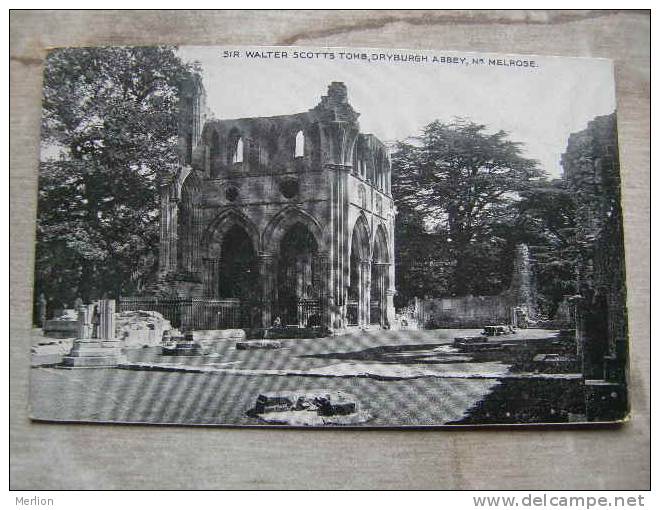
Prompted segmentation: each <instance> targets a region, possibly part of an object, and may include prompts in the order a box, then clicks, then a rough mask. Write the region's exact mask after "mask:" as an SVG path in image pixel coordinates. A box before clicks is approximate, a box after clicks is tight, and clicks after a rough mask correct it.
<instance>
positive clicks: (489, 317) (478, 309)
mask: <svg viewBox="0 0 660 510" xmlns="http://www.w3.org/2000/svg"><path fill="white" fill-rule="evenodd" d="M416 319H417V322H418V324H420V325H421V326H422V327H424V328H426V329H434V328H479V327H483V326H484V325H485V324H509V323H510V322H511V305H510V303H509V298H508V296H507V295H505V294H502V295H497V296H465V297H452V298H438V299H424V300H422V299H418V300H417V302H416Z"/></svg>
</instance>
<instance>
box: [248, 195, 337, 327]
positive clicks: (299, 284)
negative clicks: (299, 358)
mask: <svg viewBox="0 0 660 510" xmlns="http://www.w3.org/2000/svg"><path fill="white" fill-rule="evenodd" d="M261 246H262V252H261V266H260V268H261V269H260V270H261V278H262V281H263V300H264V307H263V316H262V324H263V326H264V327H268V326H270V325H272V321H273V320H274V319H275V317H280V320H281V321H282V322H283V324H286V325H297V326H307V325H310V324H314V325H321V324H325V323H327V309H326V308H327V306H326V305H327V278H328V275H327V273H328V267H327V257H326V253H325V243H324V237H323V231H322V229H321V226H320V225H319V223H318V222H317V220H316V219H315V218H314V217H313V216H311V215H310V214H309V213H307V212H305V211H303V210H301V209H298V208H296V207H287V208H285V209H283V210H282V211H280V212H279V213H278V214H277V215H275V216H274V217H273V219H272V220H271V221H270V222H269V224H268V225H267V226H266V229H265V230H264V233H263V236H262V244H261Z"/></svg>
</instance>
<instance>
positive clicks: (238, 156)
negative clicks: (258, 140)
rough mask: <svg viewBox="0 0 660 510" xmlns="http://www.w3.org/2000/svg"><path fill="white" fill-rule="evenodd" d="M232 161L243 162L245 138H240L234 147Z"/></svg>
mask: <svg viewBox="0 0 660 510" xmlns="http://www.w3.org/2000/svg"><path fill="white" fill-rule="evenodd" d="M232 163H243V139H242V138H239V139H238V140H237V141H236V146H235V147H234V155H233V158H232Z"/></svg>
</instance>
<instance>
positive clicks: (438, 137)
mask: <svg viewBox="0 0 660 510" xmlns="http://www.w3.org/2000/svg"><path fill="white" fill-rule="evenodd" d="M392 175H393V193H394V195H395V199H396V200H397V203H399V204H402V205H405V206H406V207H408V208H410V209H411V210H414V211H417V212H418V213H420V214H421V215H422V216H423V223H424V225H425V228H426V230H427V231H429V230H430V231H433V232H435V233H436V234H438V235H440V236H441V237H442V238H443V239H444V242H445V243H446V246H447V249H446V253H441V252H438V253H439V256H440V257H443V258H444V259H445V260H444V264H440V261H438V262H436V263H435V266H439V265H441V266H442V267H443V271H444V272H445V274H446V278H445V279H446V282H447V283H446V287H445V288H437V289H436V295H465V294H470V293H471V294H493V293H497V292H499V291H501V290H503V289H504V288H505V287H506V286H507V285H508V283H509V279H510V273H511V265H512V264H511V263H512V257H511V255H512V253H513V248H514V246H515V241H516V239H515V237H516V234H515V226H516V221H515V212H516V209H515V207H514V205H515V203H516V202H517V200H518V199H519V195H520V193H521V192H524V191H525V190H526V189H528V188H529V186H530V183H532V182H533V181H534V180H536V179H538V178H539V177H541V176H542V171H541V170H540V169H539V167H538V165H537V162H536V161H534V160H532V159H528V158H525V157H524V156H523V152H522V145H521V144H519V143H516V142H513V141H511V140H509V138H508V134H507V133H506V132H504V131H497V132H494V133H492V132H489V131H488V129H487V128H486V126H484V125H482V124H476V123H474V122H471V121H468V120H464V119H455V120H454V121H452V122H450V123H443V122H440V121H435V122H432V123H431V124H429V125H428V126H426V127H425V128H424V129H423V131H422V133H421V135H420V136H418V137H414V138H412V139H410V140H406V141H404V142H399V143H398V144H397V148H396V151H395V153H394V154H393V157H392ZM435 271H437V270H434V269H433V267H432V266H431V267H429V269H428V272H429V274H433V273H434V272H435ZM405 278H406V275H405V274H402V275H400V281H401V280H404V279H405Z"/></svg>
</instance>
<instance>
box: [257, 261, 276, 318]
mask: <svg viewBox="0 0 660 510" xmlns="http://www.w3.org/2000/svg"><path fill="white" fill-rule="evenodd" d="M274 261H275V257H274V256H273V255H272V254H271V253H262V254H260V255H259V278H260V279H261V326H262V327H263V328H269V327H270V326H271V325H272V322H273V301H274V300H275V264H274Z"/></svg>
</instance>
